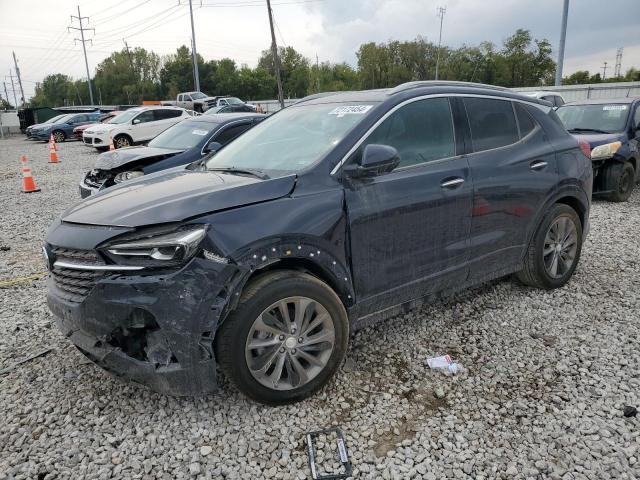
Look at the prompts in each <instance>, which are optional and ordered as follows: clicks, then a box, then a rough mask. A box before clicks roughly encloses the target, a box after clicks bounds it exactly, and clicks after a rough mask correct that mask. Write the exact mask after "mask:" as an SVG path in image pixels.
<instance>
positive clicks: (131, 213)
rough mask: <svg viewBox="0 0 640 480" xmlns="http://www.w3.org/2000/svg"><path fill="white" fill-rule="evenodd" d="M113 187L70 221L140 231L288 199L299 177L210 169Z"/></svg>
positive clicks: (71, 213) (77, 209)
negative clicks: (264, 177)
mask: <svg viewBox="0 0 640 480" xmlns="http://www.w3.org/2000/svg"><path fill="white" fill-rule="evenodd" d="M160 173H162V174H158V175H150V176H147V177H142V178H140V179H138V180H133V181H130V182H126V183H125V184H123V185H122V186H118V187H114V188H109V189H107V190H105V191H104V192H103V193H100V194H98V195H95V196H92V197H89V198H88V199H86V200H85V201H83V202H81V203H79V204H77V205H75V206H73V207H71V208H70V209H69V210H67V211H66V212H65V213H64V214H63V215H62V220H63V221H65V222H73V223H83V224H89V225H106V226H114V227H115V226H122V227H139V226H144V225H154V224H160V223H170V222H179V221H182V220H185V219H187V218H192V217H197V216H199V215H204V214H207V213H213V212H215V211H218V210H226V209H229V208H234V207H240V206H243V205H249V204H252V203H259V202H265V201H268V200H275V199H276V198H280V197H283V196H286V195H288V194H289V193H291V191H292V190H293V187H294V186H295V180H296V176H295V175H289V176H286V177H279V178H272V179H268V180H260V179H257V178H253V177H246V176H241V175H229V174H222V173H220V172H207V171H190V170H181V171H172V172H168V173H163V172H160Z"/></svg>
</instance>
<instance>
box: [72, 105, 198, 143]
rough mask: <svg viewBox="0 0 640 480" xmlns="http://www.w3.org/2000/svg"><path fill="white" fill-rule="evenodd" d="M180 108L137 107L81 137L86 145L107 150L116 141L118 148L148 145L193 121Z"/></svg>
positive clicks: (95, 127)
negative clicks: (164, 133)
mask: <svg viewBox="0 0 640 480" xmlns="http://www.w3.org/2000/svg"><path fill="white" fill-rule="evenodd" d="M190 116H191V115H190V114H189V112H187V111H186V110H185V109H184V108H179V107H155V106H154V107H136V108H130V109H129V110H126V111H124V112H123V113H121V114H120V115H118V116H116V117H114V118H112V119H111V120H109V121H108V122H107V123H101V124H99V125H94V126H91V127H89V128H87V129H86V130H85V131H84V133H83V134H82V141H83V142H84V144H85V145H89V146H91V147H95V148H97V149H98V150H108V149H109V141H110V140H111V139H113V145H114V146H115V147H116V148H122V147H129V146H131V145H136V144H139V143H144V142H148V141H149V140H151V139H152V138H154V137H155V136H156V135H158V134H159V133H161V132H163V131H164V130H166V129H167V128H169V127H170V126H172V125H175V124H176V123H178V122H180V121H182V120H184V119H185V118H188V117H190Z"/></svg>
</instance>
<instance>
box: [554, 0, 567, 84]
mask: <svg viewBox="0 0 640 480" xmlns="http://www.w3.org/2000/svg"><path fill="white" fill-rule="evenodd" d="M568 17H569V0H564V5H563V6H562V23H561V24H560V44H559V45H558V63H557V64H556V81H555V85H556V87H559V86H560V85H561V84H562V67H563V64H564V42H565V39H566V38H567V18H568Z"/></svg>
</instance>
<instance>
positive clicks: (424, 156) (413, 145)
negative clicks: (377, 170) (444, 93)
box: [356, 98, 456, 167]
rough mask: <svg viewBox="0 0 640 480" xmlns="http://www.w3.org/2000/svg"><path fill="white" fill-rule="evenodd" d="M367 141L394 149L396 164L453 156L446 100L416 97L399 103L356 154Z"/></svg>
mask: <svg viewBox="0 0 640 480" xmlns="http://www.w3.org/2000/svg"><path fill="white" fill-rule="evenodd" d="M371 144H380V145H389V146H392V147H394V148H395V149H396V150H398V153H399V154H400V165H399V167H406V166H410V165H418V164H420V163H426V162H430V161H433V160H439V159H441V158H447V157H453V156H454V155H455V144H456V142H455V137H454V132H453V118H452V116H451V107H450V105H449V100H448V99H446V98H432V99H427V100H418V101H416V102H412V103H410V104H408V105H405V106H404V107H401V108H400V109H398V110H397V111H395V112H394V113H392V114H391V115H390V116H389V117H387V118H386V119H385V120H384V121H383V122H382V123H381V124H380V125H378V127H377V128H376V129H375V130H374V131H373V133H372V134H371V135H369V137H367V139H366V140H365V141H364V143H363V144H362V146H361V148H359V149H358V153H357V154H356V155H361V154H362V151H363V150H364V147H365V146H367V145H371Z"/></svg>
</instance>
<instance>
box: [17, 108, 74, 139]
mask: <svg viewBox="0 0 640 480" xmlns="http://www.w3.org/2000/svg"><path fill="white" fill-rule="evenodd" d="M66 116H70V114H68V113H63V114H61V115H56V116H55V117H52V118H50V119H49V120H47V121H46V122H42V123H36V124H34V125H30V126H28V127H27V128H25V130H24V133H25V135H26V136H27V138H32V137H31V131H32V130H33V129H34V128H44V127H46V126H47V125H48V124H51V123H55V122H58V121H60V120H62V119H63V118H64V117H66ZM33 140H35V139H33Z"/></svg>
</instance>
